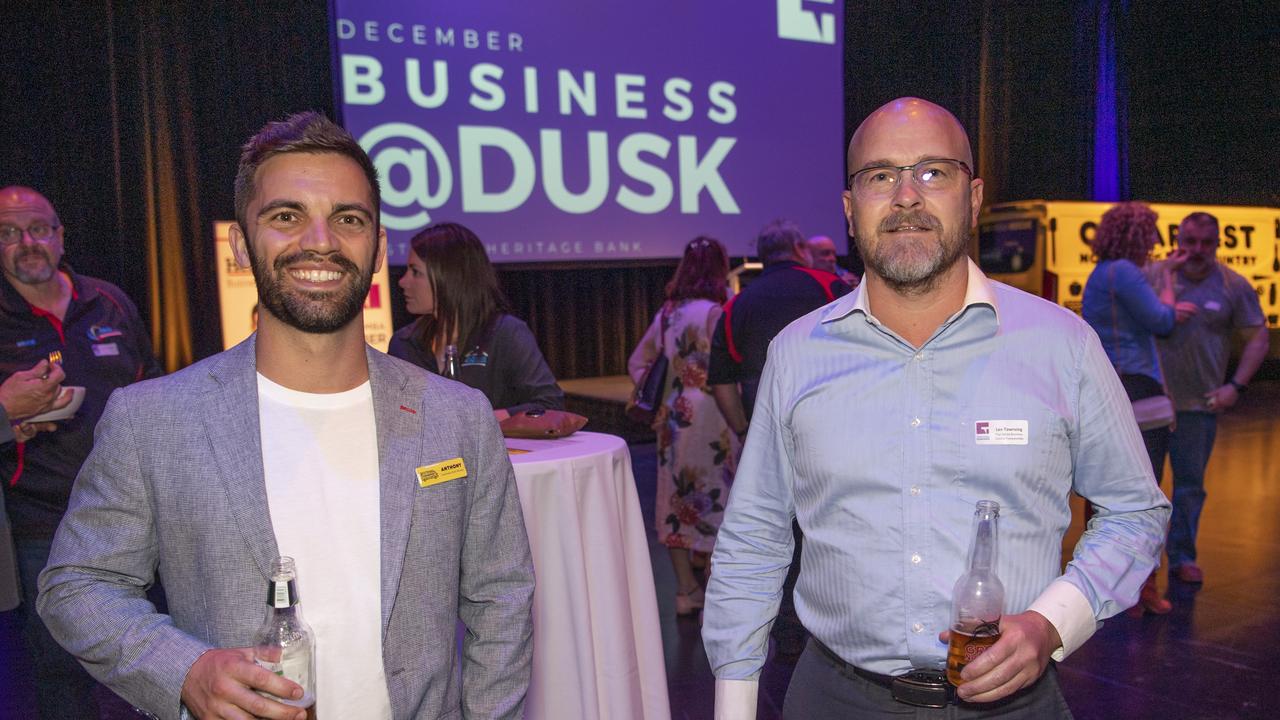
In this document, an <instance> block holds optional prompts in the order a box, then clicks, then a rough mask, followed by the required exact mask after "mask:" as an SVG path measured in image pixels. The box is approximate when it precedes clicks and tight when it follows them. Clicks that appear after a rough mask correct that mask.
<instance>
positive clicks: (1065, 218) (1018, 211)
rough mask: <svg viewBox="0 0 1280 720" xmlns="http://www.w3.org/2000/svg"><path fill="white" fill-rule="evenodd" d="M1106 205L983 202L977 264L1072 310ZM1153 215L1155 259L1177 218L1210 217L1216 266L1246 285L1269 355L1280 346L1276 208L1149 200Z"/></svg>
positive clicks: (1168, 243) (1279, 212)
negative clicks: (1258, 306)
mask: <svg viewBox="0 0 1280 720" xmlns="http://www.w3.org/2000/svg"><path fill="white" fill-rule="evenodd" d="M1113 204H1114V203H1104V202H1084V201H1075V200H1024V201H1018V202H1007V203H999V204H996V205H991V206H989V207H987V208H985V209H984V210H983V212H982V215H981V216H980V217H979V218H978V238H977V239H978V248H977V253H976V256H977V258H978V264H979V265H980V266H981V267H982V270H983V272H985V273H986V274H987V275H989V276H990V277H992V278H994V279H996V280H999V281H1001V282H1004V283H1008V284H1009V285H1013V286H1014V287H1017V288H1020V289H1022V290H1026V291H1027V292H1030V293H1033V294H1036V295H1039V296H1041V297H1044V298H1048V299H1050V300H1053V301H1054V302H1056V303H1058V304H1059V305H1062V306H1064V307H1067V308H1070V309H1071V310H1074V311H1075V312H1077V313H1078V312H1080V302H1081V298H1082V296H1083V295H1084V283H1085V280H1086V279H1087V278H1088V277H1089V273H1090V272H1091V271H1092V270H1093V266H1094V264H1095V263H1096V262H1097V261H1096V260H1095V259H1094V257H1093V252H1092V251H1091V250H1090V249H1089V244H1088V243H1089V240H1091V239H1092V238H1093V235H1094V233H1095V232H1097V229H1098V222H1099V221H1100V220H1101V219H1102V214H1103V213H1105V212H1106V211H1107V210H1108V209H1109V208H1110V207H1111V206H1112V205H1113ZM1150 205H1151V209H1152V210H1155V211H1156V215H1157V216H1158V217H1157V219H1156V223H1157V225H1158V227H1159V229H1160V243H1159V244H1158V245H1156V247H1155V250H1154V251H1153V253H1152V254H1153V255H1154V257H1155V258H1157V259H1159V258H1163V257H1164V256H1165V255H1167V254H1169V252H1170V251H1171V250H1173V248H1174V247H1176V246H1177V242H1178V225H1179V223H1181V222H1182V218H1184V217H1186V216H1187V215H1189V214H1191V213H1192V212H1196V211H1203V212H1207V213H1211V214H1213V215H1214V216H1216V217H1217V218H1218V223H1219V226H1220V227H1221V229H1222V244H1221V245H1220V246H1219V248H1218V261H1219V262H1221V263H1222V264H1223V265H1225V266H1227V267H1229V268H1231V269H1232V270H1235V271H1236V272H1238V273H1240V274H1241V275H1243V276H1244V277H1245V278H1247V279H1248V280H1249V282H1250V283H1252V284H1253V288H1254V290H1255V291H1257V293H1258V298H1259V299H1260V300H1261V301H1262V312H1263V314H1264V315H1265V316H1266V318H1267V325H1268V327H1270V328H1271V355H1272V356H1277V353H1278V351H1280V347H1277V346H1278V345H1280V342H1277V340H1278V339H1280V337H1278V334H1277V331H1280V297H1277V294H1278V293H1280V208H1274V207H1243V206H1230V205H1175V204H1166V203H1150Z"/></svg>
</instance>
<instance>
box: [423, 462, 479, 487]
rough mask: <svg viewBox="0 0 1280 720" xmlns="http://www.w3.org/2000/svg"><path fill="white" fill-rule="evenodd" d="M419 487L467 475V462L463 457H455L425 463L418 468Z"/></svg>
mask: <svg viewBox="0 0 1280 720" xmlns="http://www.w3.org/2000/svg"><path fill="white" fill-rule="evenodd" d="M415 472H417V473H418V487H431V486H432V485H439V484H440V483H442V482H449V481H450V480H457V479H458V478H464V477H466V476H467V464H466V463H464V462H462V458H460V457H458V458H454V459H452V460H445V461H444V462H438V463H436V464H435V465H424V466H422V467H420V468H418V469H417V470H416V471H415Z"/></svg>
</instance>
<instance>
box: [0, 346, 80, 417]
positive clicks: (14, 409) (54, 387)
mask: <svg viewBox="0 0 1280 720" xmlns="http://www.w3.org/2000/svg"><path fill="white" fill-rule="evenodd" d="M66 377H67V376H66V373H64V372H62V366H61V365H59V364H57V363H51V362H49V361H48V360H41V361H40V362H38V363H36V365H35V367H33V368H31V369H30V370H19V371H18V372H16V373H14V374H12V375H10V376H9V377H7V378H5V381H4V382H3V383H0V405H3V406H4V411H5V413H6V414H8V416H9V420H10V421H13V422H17V421H19V420H22V419H23V418H29V417H32V416H34V415H39V414H41V413H46V412H49V411H50V410H57V409H58V408H63V407H66V406H67V404H68V403H70V402H71V398H72V397H73V395H72V393H71V392H70V391H64V392H59V391H60V386H61V385H62V381H63V380H64V379H65V378H66Z"/></svg>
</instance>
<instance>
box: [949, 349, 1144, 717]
mask: <svg viewBox="0 0 1280 720" xmlns="http://www.w3.org/2000/svg"><path fill="white" fill-rule="evenodd" d="M1081 337H1082V341H1081V342H1082V347H1081V351H1080V353H1079V355H1078V357H1077V363H1076V366H1075V368H1074V369H1073V371H1074V375H1075V377H1074V383H1073V384H1074V386H1075V387H1076V388H1077V393H1076V403H1075V408H1074V410H1075V418H1074V421H1073V423H1072V425H1071V427H1070V429H1069V431H1068V432H1069V434H1070V442H1071V456H1072V467H1073V468H1074V478H1073V484H1072V487H1073V489H1074V490H1075V491H1076V492H1077V493H1079V494H1080V495H1081V496H1083V497H1084V498H1085V499H1087V500H1090V501H1091V502H1092V503H1093V505H1094V508H1095V511H1096V513H1095V515H1094V517H1093V519H1092V520H1091V521H1090V522H1089V526H1088V528H1087V529H1086V530H1085V532H1084V534H1083V535H1082V536H1081V537H1080V540H1079V542H1077V543H1076V547H1075V551H1074V553H1073V557H1072V559H1071V561H1070V562H1069V563H1067V567H1066V570H1065V571H1064V572H1063V574H1062V576H1061V577H1059V578H1058V579H1056V580H1054V581H1053V582H1051V583H1050V584H1049V586H1048V587H1047V588H1046V589H1045V590H1044V592H1042V593H1041V594H1040V596H1039V597H1037V598H1036V600H1035V601H1034V602H1032V603H1031V606H1030V607H1029V608H1028V609H1027V611H1025V612H1022V613H1018V614H1016V615H1007V616H1005V617H1004V618H1002V619H1001V621H1000V625H1001V632H1002V635H1001V639H1000V640H999V641H997V642H996V644H995V645H993V646H992V647H991V649H990V650H988V651H987V652H985V653H983V654H982V656H980V657H979V658H978V659H977V660H974V661H973V662H972V663H970V665H969V666H968V667H966V668H965V671H964V673H963V675H964V677H965V678H966V680H967V682H966V683H965V684H964V685H962V686H961V687H960V689H959V690H958V693H959V695H960V696H961V697H962V698H963V699H965V700H967V701H973V702H991V701H993V700H997V699H1000V698H1002V697H1006V696H1008V695H1010V694H1012V693H1014V692H1017V691H1018V690H1020V689H1021V688H1023V687H1026V686H1027V685H1030V684H1031V683H1033V682H1035V680H1036V679H1037V678H1039V677H1040V675H1041V674H1042V673H1043V672H1044V668H1045V666H1046V665H1048V663H1049V660H1050V658H1052V659H1054V660H1062V659H1063V658H1065V657H1066V656H1067V655H1070V654H1071V653H1072V652H1074V651H1075V650H1076V649H1077V648H1079V647H1080V646H1081V645H1083V644H1084V642H1085V641H1086V640H1088V639H1089V637H1090V636H1092V635H1093V633H1094V632H1095V631H1096V630H1097V628H1098V623H1099V621H1101V620H1103V619H1106V618H1108V617H1111V616H1112V615H1115V614H1116V613H1118V612H1120V611H1121V610H1124V609H1126V608H1128V607H1130V606H1132V605H1133V603H1134V602H1135V601H1136V600H1137V598H1138V592H1139V590H1140V589H1141V587H1142V584H1143V582H1145V581H1146V579H1147V577H1148V576H1149V575H1150V574H1151V572H1152V571H1153V570H1154V569H1155V568H1156V566H1157V565H1159V562H1160V549H1161V547H1162V545H1163V544H1164V536H1165V531H1166V529H1167V528H1168V524H1169V501H1168V499H1167V498H1165V496H1164V493H1162V492H1161V491H1160V486H1159V485H1157V484H1156V482H1155V478H1154V477H1152V473H1151V462H1150V459H1149V458H1148V457H1147V453H1146V450H1145V449H1144V446H1143V443H1142V436H1141V434H1140V432H1139V430H1138V426H1137V424H1136V423H1134V422H1133V413H1132V411H1131V410H1130V404H1129V400H1128V397H1127V396H1126V395H1125V392H1124V387H1123V386H1121V384H1120V379H1119V378H1118V377H1117V376H1116V374H1115V371H1114V370H1113V369H1112V367H1111V363H1110V361H1109V360H1107V356H1106V353H1105V352H1103V350H1102V345H1101V343H1100V342H1099V341H1098V337H1097V335H1095V334H1094V333H1092V332H1086V333H1082V334H1081Z"/></svg>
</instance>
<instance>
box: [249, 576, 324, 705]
mask: <svg viewBox="0 0 1280 720" xmlns="http://www.w3.org/2000/svg"><path fill="white" fill-rule="evenodd" d="M267 588H268V589H267V618H266V620H264V621H263V622H262V626H261V627H260V628H258V632H257V634H255V635H254V639H253V644H254V650H253V657H254V661H255V662H257V663H258V664H259V665H261V666H262V667H264V668H266V669H268V670H270V671H271V672H273V673H275V674H276V675H280V676H283V677H284V678H286V679H288V680H292V681H294V682H296V683H298V684H299V685H301V686H302V692H303V695H302V699H301V700H289V699H285V698H278V697H275V696H272V695H268V697H270V698H272V699H273V700H277V701H279V702H282V703H284V704H285V705H292V706H294V707H304V708H308V711H307V718H308V720H313V719H314V718H315V717H316V710H315V704H316V652H315V651H316V636H315V633H314V632H312V630H311V626H310V625H308V624H307V621H306V620H304V619H303V618H302V608H301V607H299V605H298V603H299V599H298V588H297V571H296V570H295V569H294V564H293V558H291V557H278V558H276V560H275V562H274V563H272V565H271V581H270V583H268V585H267ZM263 694H264V695H265V694H266V693H263Z"/></svg>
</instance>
